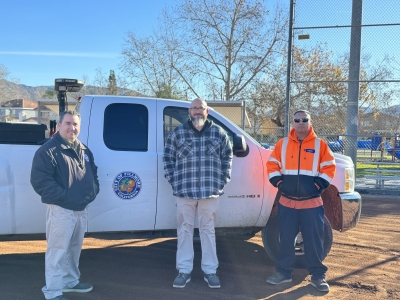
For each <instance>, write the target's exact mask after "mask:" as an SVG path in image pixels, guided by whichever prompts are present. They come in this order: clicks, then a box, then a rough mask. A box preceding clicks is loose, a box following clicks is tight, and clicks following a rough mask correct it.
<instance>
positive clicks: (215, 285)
mask: <svg viewBox="0 0 400 300" xmlns="http://www.w3.org/2000/svg"><path fill="white" fill-rule="evenodd" d="M204 280H205V281H206V282H207V283H208V286H209V287H210V288H212V289H219V288H220V287H221V283H220V282H219V278H218V276H217V274H204Z"/></svg>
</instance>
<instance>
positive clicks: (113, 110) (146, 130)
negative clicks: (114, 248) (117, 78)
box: [84, 96, 157, 232]
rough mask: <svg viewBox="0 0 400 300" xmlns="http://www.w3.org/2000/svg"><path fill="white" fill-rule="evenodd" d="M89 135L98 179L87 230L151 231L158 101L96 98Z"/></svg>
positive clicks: (92, 109)
mask: <svg viewBox="0 0 400 300" xmlns="http://www.w3.org/2000/svg"><path fill="white" fill-rule="evenodd" d="M84 130H86V129H84ZM87 136H88V146H89V148H90V149H91V151H92V152H93V154H94V160H95V163H96V165H97V166H98V176H99V181H100V193H99V195H98V196H97V198H96V199H95V200H94V201H93V202H92V203H91V204H90V205H89V208H88V213H89V217H88V231H89V232H101V231H123V230H153V229H154V222H155V212H156V195H157V155H156V102H155V101H153V100H150V99H135V98H122V97H115V98H113V97H110V96H108V97H96V96H95V97H94V98H93V102H92V108H91V117H90V125H89V127H88V132H87Z"/></svg>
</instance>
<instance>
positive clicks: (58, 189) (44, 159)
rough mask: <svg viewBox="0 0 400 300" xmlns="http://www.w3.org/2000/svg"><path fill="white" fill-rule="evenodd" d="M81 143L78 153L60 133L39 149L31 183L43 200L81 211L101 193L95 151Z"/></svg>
mask: <svg viewBox="0 0 400 300" xmlns="http://www.w3.org/2000/svg"><path fill="white" fill-rule="evenodd" d="M78 143H79V147H78V154H77V152H75V150H74V149H72V148H71V147H70V146H69V145H68V144H67V143H66V142H65V141H64V140H63V138H62V137H61V136H60V133H57V134H56V135H54V137H53V138H51V139H50V140H49V141H47V142H46V143H45V144H44V145H42V146H41V147H40V148H39V149H38V150H37V151H36V153H35V156H34V157H33V161H32V170H31V184H32V187H33V189H34V190H35V192H36V193H38V194H39V195H40V196H41V198H42V202H43V203H47V204H55V205H58V206H61V207H63V208H66V209H70V210H77V211H81V210H84V209H85V207H86V206H87V205H88V204H89V203H90V202H92V201H93V200H94V198H96V195H97V194H98V193H99V190H100V189H99V181H98V178H97V166H96V165H95V164H94V159H93V154H92V152H91V151H90V150H89V149H88V148H87V147H86V146H85V145H84V144H82V143H81V142H79V141H78Z"/></svg>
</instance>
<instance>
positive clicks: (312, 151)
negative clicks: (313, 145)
mask: <svg viewBox="0 0 400 300" xmlns="http://www.w3.org/2000/svg"><path fill="white" fill-rule="evenodd" d="M304 151H306V152H308V153H315V150H314V149H304Z"/></svg>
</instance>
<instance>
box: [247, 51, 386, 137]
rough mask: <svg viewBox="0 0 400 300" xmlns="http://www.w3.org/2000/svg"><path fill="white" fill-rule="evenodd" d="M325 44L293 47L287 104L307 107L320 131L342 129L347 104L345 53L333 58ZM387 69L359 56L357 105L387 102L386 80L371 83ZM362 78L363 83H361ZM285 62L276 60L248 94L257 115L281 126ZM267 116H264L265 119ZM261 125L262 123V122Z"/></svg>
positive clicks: (283, 112) (343, 129)
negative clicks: (261, 108) (262, 115)
mask: <svg viewBox="0 0 400 300" xmlns="http://www.w3.org/2000/svg"><path fill="white" fill-rule="evenodd" d="M325 46H326V45H317V46H315V47H314V48H313V49H299V48H294V49H293V61H292V76H291V79H292V81H293V83H292V84H291V97H290V107H291V110H292V111H295V110H297V109H308V110H310V111H312V112H313V120H314V124H315V125H316V127H318V129H319V130H320V132H321V131H322V132H333V131H335V132H344V131H345V122H344V121H343V120H346V118H345V117H346V107H347V83H346V80H347V79H348V56H347V55H345V56H343V57H342V58H339V59H336V60H335V59H333V53H332V52H331V51H329V50H327V49H326V47H325ZM389 74H390V71H389V69H388V67H387V65H386V64H384V63H382V64H379V65H374V66H371V65H369V64H368V57H367V56H365V57H364V58H363V64H362V69H361V71H360V79H361V80H363V82H360V95H359V107H360V108H361V107H362V108H363V109H364V110H365V108H368V107H371V108H374V107H377V106H378V105H379V106H381V107H382V106H383V103H390V99H392V98H393V95H394V94H393V91H391V90H390V89H388V88H387V87H388V84H387V83H382V82H375V81H376V80H381V79H384V78H387V77H388V76H389ZM364 81H365V82H364ZM285 87H286V62H285V61H283V60H282V61H281V62H276V64H275V70H274V72H272V73H271V74H270V76H268V77H267V78H265V79H264V80H263V81H262V82H260V83H259V84H258V86H257V87H256V88H255V92H254V93H253V94H252V95H251V101H250V102H251V103H249V107H252V106H254V105H252V103H255V104H257V103H263V105H260V104H258V105H257V106H258V107H263V108H264V109H263V112H259V113H258V115H257V114H254V113H251V111H250V115H251V116H252V118H257V117H259V115H260V114H265V115H266V116H268V118H269V120H270V121H271V122H272V123H274V124H275V125H276V126H279V127H283V126H284V114H285V100H286V98H285ZM265 119H267V118H265ZM264 124H265V123H264Z"/></svg>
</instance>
